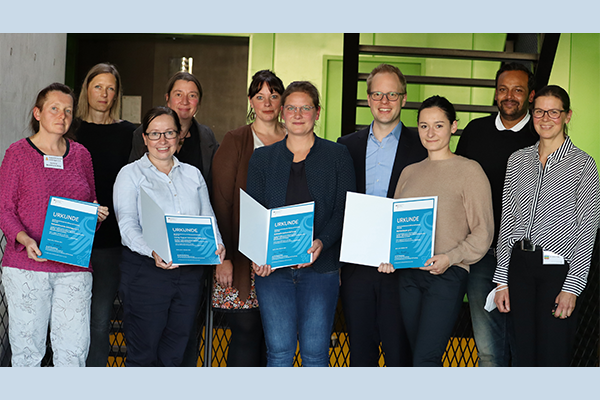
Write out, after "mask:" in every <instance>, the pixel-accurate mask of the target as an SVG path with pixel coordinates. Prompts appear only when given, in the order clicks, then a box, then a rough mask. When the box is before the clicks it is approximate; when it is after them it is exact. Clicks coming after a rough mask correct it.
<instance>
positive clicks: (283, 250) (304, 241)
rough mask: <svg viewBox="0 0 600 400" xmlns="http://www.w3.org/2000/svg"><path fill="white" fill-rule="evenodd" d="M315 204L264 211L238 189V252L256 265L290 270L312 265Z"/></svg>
mask: <svg viewBox="0 0 600 400" xmlns="http://www.w3.org/2000/svg"><path fill="white" fill-rule="evenodd" d="M314 210H315V202H314V201H311V202H309V203H302V204H296V205H293V206H286V207H279V208H273V209H271V210H268V209H266V208H264V207H263V206H262V205H261V204H260V203H259V202H257V201H256V200H254V199H253V198H252V197H250V196H249V195H248V194H247V193H246V192H244V191H243V190H242V189H240V240H239V250H240V252H242V254H244V255H245V256H246V257H248V258H249V259H250V260H252V261H253V262H254V263H255V264H258V265H270V266H271V268H282V267H290V266H293V265H298V264H305V263H310V262H312V254H308V253H307V251H308V249H310V247H311V246H312V242H313V220H314Z"/></svg>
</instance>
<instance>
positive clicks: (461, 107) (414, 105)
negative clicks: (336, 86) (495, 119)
mask: <svg viewBox="0 0 600 400" xmlns="http://www.w3.org/2000/svg"><path fill="white" fill-rule="evenodd" d="M356 106H357V107H369V103H367V100H356ZM420 106H421V102H415V101H407V102H406V105H405V106H404V107H402V108H404V109H407V110H418V109H419V107H420ZM454 109H455V110H456V111H457V112H475V113H489V114H491V113H495V112H496V111H498V108H497V107H496V106H477V105H472V104H454Z"/></svg>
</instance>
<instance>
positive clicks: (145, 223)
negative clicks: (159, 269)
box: [140, 189, 172, 263]
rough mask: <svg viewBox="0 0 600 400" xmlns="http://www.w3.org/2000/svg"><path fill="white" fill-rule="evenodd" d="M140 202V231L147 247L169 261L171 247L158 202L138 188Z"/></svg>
mask: <svg viewBox="0 0 600 400" xmlns="http://www.w3.org/2000/svg"><path fill="white" fill-rule="evenodd" d="M140 200H141V202H142V232H143V235H144V241H146V244H147V245H148V247H150V248H151V249H152V250H154V251H155V252H156V254H158V255H159V256H160V257H161V258H162V259H163V260H164V261H165V262H166V263H169V262H171V261H172V260H171V249H170V248H169V239H168V236H167V226H166V224H165V213H164V211H163V210H162V208H160V206H159V205H158V204H156V203H155V202H154V200H152V199H151V198H150V196H148V193H146V191H145V190H144V189H141V190H140Z"/></svg>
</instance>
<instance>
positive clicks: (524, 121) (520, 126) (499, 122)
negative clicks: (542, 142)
mask: <svg viewBox="0 0 600 400" xmlns="http://www.w3.org/2000/svg"><path fill="white" fill-rule="evenodd" d="M530 119H531V115H530V114H529V111H527V114H525V117H524V118H523V119H522V120H520V121H519V123H518V124H516V125H515V126H513V127H512V128H507V127H505V126H504V124H503V123H502V118H500V113H498V114H496V129H498V130H499V131H513V132H519V131H520V130H521V129H523V128H524V127H525V125H527V123H528V122H529V120H530Z"/></svg>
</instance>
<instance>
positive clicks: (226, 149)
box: [212, 125, 254, 301]
mask: <svg viewBox="0 0 600 400" xmlns="http://www.w3.org/2000/svg"><path fill="white" fill-rule="evenodd" d="M253 152H254V137H253V136H252V128H251V127H250V125H246V126H242V127H240V128H237V129H235V130H233V131H230V132H227V133H226V134H225V137H224V138H223V141H222V142H221V145H220V146H219V149H218V150H217V152H216V153H215V156H214V159H213V164H212V176H213V179H212V184H213V191H212V197H213V199H212V206H213V209H214V211H215V215H216V217H217V224H218V225H219V230H220V231H221V236H222V237H223V243H224V244H225V249H226V250H227V251H226V257H225V258H226V259H227V260H231V262H232V264H233V286H234V287H235V288H236V289H238V290H239V298H240V300H243V301H245V299H247V298H248V295H249V293H250V260H248V258H246V256H244V255H243V254H242V253H240V252H239V250H238V242H239V231H240V189H244V190H246V177H247V175H248V163H249V162H250V157H252V153H253Z"/></svg>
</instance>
